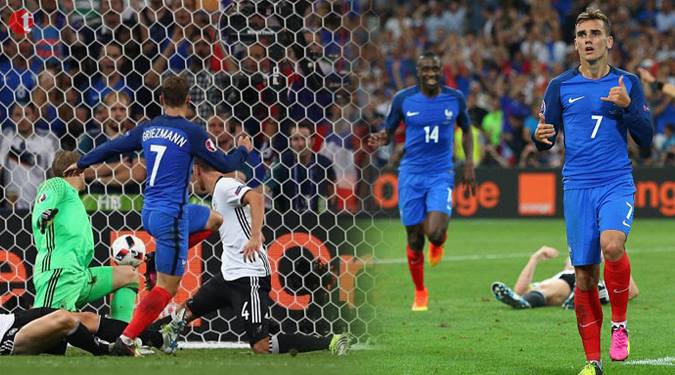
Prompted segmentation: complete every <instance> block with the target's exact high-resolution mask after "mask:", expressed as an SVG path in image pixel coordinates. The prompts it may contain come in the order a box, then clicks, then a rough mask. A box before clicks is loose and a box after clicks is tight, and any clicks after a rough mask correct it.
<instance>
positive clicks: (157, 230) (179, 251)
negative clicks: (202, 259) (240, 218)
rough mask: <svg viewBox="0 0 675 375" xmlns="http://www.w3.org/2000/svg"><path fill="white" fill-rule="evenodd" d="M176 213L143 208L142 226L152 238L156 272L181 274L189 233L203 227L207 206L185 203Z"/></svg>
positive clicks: (208, 212) (183, 267) (185, 257)
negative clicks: (178, 214) (154, 244)
mask: <svg viewBox="0 0 675 375" xmlns="http://www.w3.org/2000/svg"><path fill="white" fill-rule="evenodd" d="M183 207H184V208H183V209H184V212H183V215H182V216H180V217H177V216H175V215H170V214H168V213H165V212H162V211H158V210H143V213H142V218H143V227H144V228H145V230H146V231H147V232H148V233H150V235H151V236H152V237H154V238H155V243H156V248H155V265H156V267H157V272H161V273H164V274H167V275H174V276H182V275H183V273H184V272H185V264H186V263H187V255H188V238H189V236H190V233H194V232H197V231H200V230H202V229H204V228H205V227H206V222H207V221H208V220H209V215H210V213H211V210H210V209H209V208H208V207H206V206H200V205H197V204H187V205H185V206H183Z"/></svg>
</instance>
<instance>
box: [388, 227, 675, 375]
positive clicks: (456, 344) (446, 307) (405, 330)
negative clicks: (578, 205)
mask: <svg viewBox="0 0 675 375" xmlns="http://www.w3.org/2000/svg"><path fill="white" fill-rule="evenodd" d="M378 227H379V228H381V229H382V233H383V234H384V238H386V239H387V244H386V245H384V246H381V247H379V248H378V251H379V253H378V256H379V258H380V259H384V260H386V259H394V261H393V262H392V263H394V264H389V265H383V266H382V267H381V268H380V269H379V275H380V277H379V278H378V287H377V291H378V293H379V294H378V297H379V298H378V299H377V304H378V308H379V310H378V317H379V319H380V320H381V323H382V326H383V327H384V332H383V335H382V338H381V340H380V343H381V345H383V346H384V347H386V348H388V350H387V352H386V354H383V355H382V356H381V357H379V359H378V361H381V362H382V363H387V365H389V366H391V368H392V369H393V371H391V370H390V371H389V373H391V374H499V375H506V374H519V375H520V374H561V375H562V374H575V375H576V374H577V373H578V372H579V371H580V370H581V367H583V364H584V355H583V349H582V347H581V339H580V338H579V335H578V333H577V328H576V321H575V315H574V312H573V311H565V310H563V309H562V308H557V307H548V308H542V309H536V310H518V311H516V310H513V309H511V308H509V307H507V306H505V305H502V304H501V303H499V302H497V301H496V300H495V299H494V297H493V296H492V293H491V292H490V284H491V283H492V282H493V281H495V280H501V281H503V282H505V283H507V284H509V285H513V283H514V282H515V281H516V279H517V277H518V274H519V273H520V270H521V269H522V267H523V266H524V265H525V263H526V262H527V259H528V256H529V254H530V253H531V252H534V250H536V249H537V248H538V247H539V246H541V245H544V244H546V245H550V246H553V247H556V248H557V249H559V250H561V258H562V257H564V256H565V255H566V251H565V250H566V249H567V246H566V241H565V228H564V223H563V221H562V220H475V219H473V220H467V219H459V220H457V219H453V220H451V223H450V229H449V232H448V241H447V244H446V247H445V249H446V253H445V254H446V259H445V261H444V262H442V263H441V264H440V265H438V266H437V267H435V268H430V267H428V266H427V267H425V280H426V286H427V288H428V289H429V311H428V312H416V313H413V312H411V311H410V305H411V304H412V297H413V289H412V282H411V281H410V276H409V274H408V269H407V264H404V263H403V262H402V260H403V258H404V256H405V247H404V246H405V231H404V229H403V228H402V227H401V226H400V224H399V223H398V222H397V221H394V220H391V221H385V222H378ZM673 233H675V220H644V219H642V220H641V219H639V218H637V219H636V220H635V222H634V227H633V229H632V233H631V235H630V238H629V241H628V243H627V249H628V251H629V253H630V254H631V261H632V271H633V275H634V277H635V279H636V282H637V284H638V287H639V289H640V295H639V296H638V298H637V299H635V300H634V301H632V302H631V303H630V305H629V309H628V319H629V330H630V333H631V355H630V357H629V359H631V360H643V359H644V360H646V359H659V358H664V357H671V360H672V361H673V362H671V363H672V365H671V366H648V365H625V364H621V363H611V362H609V354H608V350H609V349H608V348H609V346H608V345H609V319H610V317H611V316H610V309H609V306H605V308H604V313H605V314H604V316H605V320H604V326H603V336H602V339H603V341H602V347H603V362H604V366H605V374H631V375H633V374H674V373H675V358H674V357H675V345H674V343H675V324H674V323H673V321H675V309H674V308H675V302H674V301H675V288H673V286H674V285H675V284H674V283H673V274H674V273H673V268H674V267H675V241H674V240H673V238H674V237H673ZM563 261H564V258H562V259H553V260H549V261H547V262H543V263H540V266H539V267H538V269H537V272H536V274H535V280H536V279H543V278H547V277H549V276H551V275H553V274H555V273H556V272H558V271H559V270H560V269H562V264H563ZM427 265H428V263H427Z"/></svg>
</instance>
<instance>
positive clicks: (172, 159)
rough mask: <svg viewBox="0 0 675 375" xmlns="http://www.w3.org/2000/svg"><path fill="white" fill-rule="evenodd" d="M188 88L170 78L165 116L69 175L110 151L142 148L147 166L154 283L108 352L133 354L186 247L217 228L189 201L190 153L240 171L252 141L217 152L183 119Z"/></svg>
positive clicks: (169, 292)
mask: <svg viewBox="0 0 675 375" xmlns="http://www.w3.org/2000/svg"><path fill="white" fill-rule="evenodd" d="M188 90H189V86H188V84H187V82H186V80H185V79H184V78H181V77H178V76H171V77H168V78H166V79H165V80H164V83H163V85H162V95H161V98H160V99H161V102H162V106H163V107H164V115H162V116H158V117H156V118H155V119H153V120H152V121H149V122H147V123H144V124H141V125H139V126H137V127H136V128H134V129H132V130H131V131H130V132H129V133H127V134H126V135H125V136H123V137H119V138H116V139H114V140H112V141H109V142H106V143H104V144H103V145H101V146H100V147H97V148H95V149H93V150H92V151H90V152H89V153H87V154H86V155H84V156H83V157H82V158H81V159H80V160H79V161H78V162H77V166H76V167H74V168H72V170H70V171H67V173H68V174H69V175H72V174H77V173H81V172H82V170H83V169H84V168H87V167H89V166H90V165H93V164H96V163H100V162H102V161H105V160H108V159H109V158H110V157H111V156H113V155H119V154H125V153H128V152H131V151H136V150H143V154H144V157H145V163H146V169H147V170H148V171H149V173H148V177H147V179H146V183H145V190H144V202H143V212H142V219H143V227H144V228H145V230H147V231H148V232H149V233H150V234H151V235H152V236H153V237H154V238H155V241H156V243H157V248H156V256H155V264H156V269H157V284H156V285H155V286H154V288H153V289H152V290H151V291H150V292H149V293H148V294H147V295H146V297H145V298H143V300H142V301H140V303H139V304H138V306H137V308H136V310H135V311H134V315H133V318H132V319H131V321H130V322H129V325H128V326H127V328H126V329H125V330H124V333H123V334H122V336H120V338H119V339H118V340H117V341H116V342H115V345H114V347H113V353H114V354H118V355H137V353H138V351H137V348H136V347H135V346H134V339H135V338H136V337H138V335H139V334H140V333H141V332H143V331H144V330H145V328H147V327H148V326H149V325H150V324H151V323H152V322H153V321H154V320H155V319H156V318H157V316H158V315H159V313H160V312H161V311H162V310H163V309H164V307H166V305H167V304H168V303H169V301H170V300H171V298H172V297H173V295H174V294H176V291H177V290H178V286H179V284H180V280H181V277H182V275H183V273H184V271H185V263H186V261H187V251H188V249H189V248H190V247H191V246H192V245H194V244H195V242H198V241H200V240H203V239H204V238H205V237H206V236H208V234H210V231H209V230H213V229H217V228H218V227H219V226H220V224H221V223H222V217H221V216H220V215H219V214H217V213H215V212H211V210H210V209H209V208H208V207H205V206H199V205H193V204H188V186H189V183H190V176H191V174H192V163H193V159H194V158H195V157H198V158H199V159H201V160H203V161H204V162H205V163H207V164H209V165H211V166H212V167H213V168H215V169H216V170H218V171H220V172H222V173H228V172H232V171H234V170H237V169H240V168H241V167H242V164H243V163H244V161H245V160H246V158H247V156H248V153H249V151H251V149H252V148H253V147H252V143H251V139H250V138H249V137H247V136H240V137H239V139H238V148H237V150H235V151H234V152H232V153H231V154H229V155H225V154H224V153H223V152H222V151H220V150H218V149H217V148H216V146H215V145H214V143H213V142H212V141H211V139H209V136H208V134H207V133H206V131H204V129H202V128H201V127H200V126H199V125H197V124H195V123H192V122H190V121H188V120H186V119H185V115H186V113H187V110H188V109H187V106H188V102H189V97H188Z"/></svg>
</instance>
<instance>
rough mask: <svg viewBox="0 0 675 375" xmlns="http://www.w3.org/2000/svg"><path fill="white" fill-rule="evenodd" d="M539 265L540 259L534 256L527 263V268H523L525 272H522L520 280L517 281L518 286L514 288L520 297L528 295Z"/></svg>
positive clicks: (519, 276)
mask: <svg viewBox="0 0 675 375" xmlns="http://www.w3.org/2000/svg"><path fill="white" fill-rule="evenodd" d="M537 263H539V259H537V257H536V256H534V254H533V255H532V256H531V257H530V259H529V260H528V261H527V264H526V265H525V267H523V270H522V271H520V275H518V280H516V284H515V285H514V286H513V291H514V292H516V293H518V294H520V295H523V294H525V293H527V291H528V289H530V284H531V283H532V278H533V277H534V271H535V270H536V269H537Z"/></svg>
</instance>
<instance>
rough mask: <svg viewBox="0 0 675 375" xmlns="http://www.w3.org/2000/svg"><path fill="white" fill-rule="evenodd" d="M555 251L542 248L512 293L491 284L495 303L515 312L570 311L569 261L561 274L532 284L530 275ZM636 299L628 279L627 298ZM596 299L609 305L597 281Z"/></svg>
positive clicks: (571, 281)
mask: <svg viewBox="0 0 675 375" xmlns="http://www.w3.org/2000/svg"><path fill="white" fill-rule="evenodd" d="M558 254H559V252H558V250H557V249H555V248H552V247H549V246H542V247H540V248H539V250H537V251H536V252H535V253H534V254H532V256H530V260H529V261H528V262H527V264H526V265H525V267H524V268H523V270H522V271H520V276H518V281H516V284H515V285H514V286H513V289H511V288H509V287H508V286H506V284H504V283H503V282H501V281H496V282H494V283H493V284H492V288H491V289H492V294H494V296H495V298H496V299H497V301H499V302H502V303H504V304H506V305H509V306H511V307H513V308H515V309H529V308H535V307H544V306H562V307H563V308H565V309H574V287H575V284H576V277H575V274H574V267H573V266H572V264H571V262H570V259H569V258H568V259H567V261H566V262H565V267H564V268H563V270H562V271H560V272H558V273H557V274H555V275H553V276H552V277H550V278H548V279H546V280H542V281H540V282H535V283H532V278H533V276H534V271H535V269H536V267H537V264H539V262H541V261H544V260H548V259H553V258H557V257H558ZM637 295H638V288H637V284H635V280H633V277H632V276H631V278H630V286H629V290H628V298H629V299H633V298H635V297H637ZM598 296H599V299H600V303H602V304H603V305H606V304H607V303H609V293H608V292H607V287H606V286H605V282H604V281H602V280H600V282H599V283H598Z"/></svg>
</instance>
